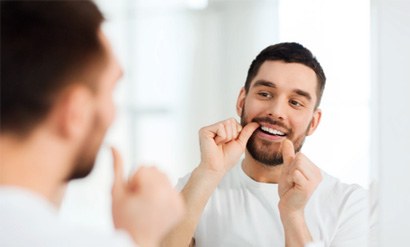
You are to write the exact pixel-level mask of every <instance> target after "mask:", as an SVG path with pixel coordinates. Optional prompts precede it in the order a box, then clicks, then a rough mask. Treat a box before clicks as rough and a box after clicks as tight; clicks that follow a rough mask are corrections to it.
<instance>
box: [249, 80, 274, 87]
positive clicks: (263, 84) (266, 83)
mask: <svg viewBox="0 0 410 247" xmlns="http://www.w3.org/2000/svg"><path fill="white" fill-rule="evenodd" d="M253 87H272V88H276V84H275V83H273V82H270V81H265V80H258V81H256V82H255V83H254V84H253Z"/></svg>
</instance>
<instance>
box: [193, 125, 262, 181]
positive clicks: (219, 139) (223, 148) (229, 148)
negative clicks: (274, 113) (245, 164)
mask: <svg viewBox="0 0 410 247" xmlns="http://www.w3.org/2000/svg"><path fill="white" fill-rule="evenodd" d="M258 127H259V124H258V123H254V122H251V123H249V124H247V125H246V126H245V127H243V128H242V126H241V125H240V124H239V123H238V122H237V121H236V120H235V119H233V118H230V119H227V120H224V121H221V122H218V123H215V124H213V125H210V126H207V127H204V128H202V129H200V130H199V141H200V148H201V164H200V166H201V167H202V168H204V169H206V170H208V171H212V172H216V173H217V174H221V175H224V174H225V173H226V172H227V171H228V170H229V169H230V168H231V167H233V166H234V165H235V164H236V163H237V162H238V160H239V158H240V156H241V155H242V154H243V152H244V151H245V148H246V143H247V142H248V139H249V138H250V137H251V135H252V133H253V132H254V131H255V130H256V129H257V128H258Z"/></svg>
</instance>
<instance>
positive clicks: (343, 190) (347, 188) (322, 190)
mask: <svg viewBox="0 0 410 247" xmlns="http://www.w3.org/2000/svg"><path fill="white" fill-rule="evenodd" d="M322 176H323V180H322V182H321V183H320V184H319V186H318V188H317V190H316V192H315V194H316V195H315V197H316V198H318V199H320V200H322V201H326V202H328V203H337V204H346V203H347V204H351V203H358V202H365V201H366V200H367V199H368V192H367V190H366V189H365V188H363V187H362V186H360V185H358V184H349V183H345V182H342V181H340V180H339V179H338V178H336V177H334V176H331V175H329V174H327V173H325V172H322Z"/></svg>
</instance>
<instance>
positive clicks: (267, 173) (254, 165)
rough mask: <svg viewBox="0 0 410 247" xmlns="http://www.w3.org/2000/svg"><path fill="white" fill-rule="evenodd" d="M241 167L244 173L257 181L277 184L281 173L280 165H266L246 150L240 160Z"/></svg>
mask: <svg viewBox="0 0 410 247" xmlns="http://www.w3.org/2000/svg"><path fill="white" fill-rule="evenodd" d="M242 169H243V171H244V172H245V174H246V175H248V176H249V177H250V178H252V179H253V180H255V181H257V182H261V183H274V184H277V183H278V181H279V178H280V175H281V170H282V165H276V166H268V165H265V164H262V163H260V162H258V161H256V160H255V159H254V158H253V157H252V156H251V155H250V154H249V153H248V151H246V153H245V159H244V160H243V162H242Z"/></svg>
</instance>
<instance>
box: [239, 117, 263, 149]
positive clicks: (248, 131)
mask: <svg viewBox="0 0 410 247" xmlns="http://www.w3.org/2000/svg"><path fill="white" fill-rule="evenodd" d="M257 128H259V124H258V123H255V122H251V123H248V124H247V125H245V127H243V129H242V131H241V133H240V134H239V137H238V142H239V144H240V145H241V146H242V147H243V148H245V147H246V143H247V142H248V140H249V138H250V137H251V136H252V134H253V132H255V130H256V129H257Z"/></svg>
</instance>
